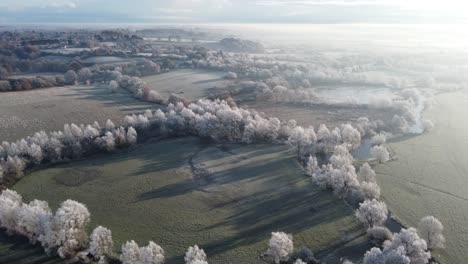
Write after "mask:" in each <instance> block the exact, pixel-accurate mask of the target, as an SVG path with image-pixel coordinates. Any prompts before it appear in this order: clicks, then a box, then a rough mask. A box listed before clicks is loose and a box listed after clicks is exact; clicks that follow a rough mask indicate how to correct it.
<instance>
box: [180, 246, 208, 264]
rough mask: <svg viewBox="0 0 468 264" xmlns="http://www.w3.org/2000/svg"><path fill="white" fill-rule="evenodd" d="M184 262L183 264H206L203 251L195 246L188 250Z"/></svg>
mask: <svg viewBox="0 0 468 264" xmlns="http://www.w3.org/2000/svg"><path fill="white" fill-rule="evenodd" d="M184 260H185V264H208V261H207V259H206V254H205V251H203V249H201V248H199V247H198V246H197V245H195V246H193V247H192V246H191V247H189V248H188V250H187V252H186V253H185V257H184Z"/></svg>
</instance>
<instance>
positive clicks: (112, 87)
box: [107, 80, 119, 93]
mask: <svg viewBox="0 0 468 264" xmlns="http://www.w3.org/2000/svg"><path fill="white" fill-rule="evenodd" d="M107 89H109V92H111V93H115V92H117V90H118V89H119V83H118V82H117V81H115V80H112V81H110V82H109V85H108V86H107Z"/></svg>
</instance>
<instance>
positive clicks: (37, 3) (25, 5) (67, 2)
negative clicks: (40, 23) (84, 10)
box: [0, 0, 80, 11]
mask: <svg viewBox="0 0 468 264" xmlns="http://www.w3.org/2000/svg"><path fill="white" fill-rule="evenodd" d="M79 2H80V1H79V0H28V1H24V0H20V1H13V2H8V3H6V2H0V8H4V9H7V10H13V11H15V10H16V11H17V10H24V9H32V8H76V7H77V6H78V5H79Z"/></svg>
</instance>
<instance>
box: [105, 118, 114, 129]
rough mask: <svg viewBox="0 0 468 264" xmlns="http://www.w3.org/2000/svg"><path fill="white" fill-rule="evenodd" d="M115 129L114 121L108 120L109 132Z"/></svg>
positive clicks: (107, 127)
mask: <svg viewBox="0 0 468 264" xmlns="http://www.w3.org/2000/svg"><path fill="white" fill-rule="evenodd" d="M114 128H115V125H114V122H112V120H110V119H107V121H106V129H107V130H113V129H114Z"/></svg>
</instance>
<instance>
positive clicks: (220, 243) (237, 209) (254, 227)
mask: <svg viewBox="0 0 468 264" xmlns="http://www.w3.org/2000/svg"><path fill="white" fill-rule="evenodd" d="M267 154H271V149H270V150H268V149H267V150H265V149H261V150H258V151H251V152H248V154H247V156H250V157H252V158H253V157H257V158H258V157H259V156H262V155H267ZM293 159H294V158H291V156H288V155H282V156H281V157H272V158H271V160H269V159H260V160H261V161H260V162H258V161H254V162H251V163H248V164H242V167H241V168H238V167H234V168H231V169H226V170H224V171H221V172H218V173H216V175H215V176H214V177H216V182H215V183H214V184H212V185H213V186H214V185H216V186H221V187H222V186H223V185H229V184H240V190H243V188H242V184H248V185H250V184H254V185H259V184H260V185H261V186H260V187H259V189H258V190H256V191H255V192H253V193H249V194H243V193H240V194H237V195H234V197H229V198H227V199H225V198H226V196H227V195H225V196H223V199H222V201H216V198H215V197H213V198H212V200H213V201H211V203H212V209H211V210H217V209H219V208H220V206H221V207H223V206H226V207H228V208H230V209H231V210H232V213H231V215H230V216H227V217H226V218H224V219H223V220H222V221H219V222H217V223H215V224H212V225H210V226H206V227H204V228H202V229H201V230H199V232H201V233H203V232H216V230H218V229H219V230H224V229H231V230H236V232H235V234H234V235H230V236H228V237H223V238H220V239H217V240H214V241H211V242H208V243H205V244H202V245H201V246H202V248H204V250H205V251H206V252H207V254H208V256H213V257H214V256H217V255H221V254H224V253H226V252H228V251H232V250H234V249H236V248H239V247H245V246H249V245H252V244H256V243H258V242H261V241H267V240H268V238H269V237H270V235H271V232H273V231H278V230H280V231H284V232H287V233H292V234H297V233H301V232H303V231H305V230H308V229H310V228H313V227H316V226H320V225H324V224H325V225H329V224H333V223H337V228H341V227H340V226H339V225H338V222H339V221H340V220H341V219H342V218H344V217H348V216H350V215H352V213H353V211H352V209H351V208H349V207H347V206H346V205H345V204H344V203H343V202H342V201H341V200H339V199H337V198H336V197H334V196H333V194H332V193H330V192H327V191H322V190H320V189H319V188H318V187H317V186H315V184H313V183H312V181H311V180H310V179H309V178H307V177H304V176H301V175H300V174H301V170H299V169H296V170H291V171H285V170H282V167H290V166H291V165H292V164H291V163H292V162H293ZM294 162H295V161H294ZM247 172H248V173H247ZM291 174H292V175H291ZM213 186H207V189H208V190H210V189H211V187H213ZM192 191H193V182H192V181H191V180H186V181H183V182H179V183H176V184H171V185H167V186H164V187H161V188H159V189H155V190H152V191H150V192H147V193H144V194H142V195H141V196H140V197H139V198H140V199H142V200H146V199H160V198H168V197H173V196H175V195H181V194H185V193H187V192H192ZM221 192H222V190H221ZM347 228H348V229H347V230H346V233H347V234H349V235H346V236H345V237H344V238H341V239H340V240H339V241H337V242H336V243H332V244H331V245H325V247H324V248H321V250H320V251H319V252H317V256H319V257H327V256H328V255H338V256H355V257H358V256H361V255H362V254H363V253H364V252H365V251H366V250H367V249H368V248H369V245H368V243H367V242H365V241H364V242H363V236H364V235H365V232H363V231H362V226H361V225H360V224H357V223H356V224H355V225H351V226H347ZM266 247H267V244H265V249H266ZM181 262H183V254H179V255H176V256H174V257H172V258H170V259H168V263H181ZM331 263H333V262H331ZM337 263H338V262H337Z"/></svg>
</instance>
